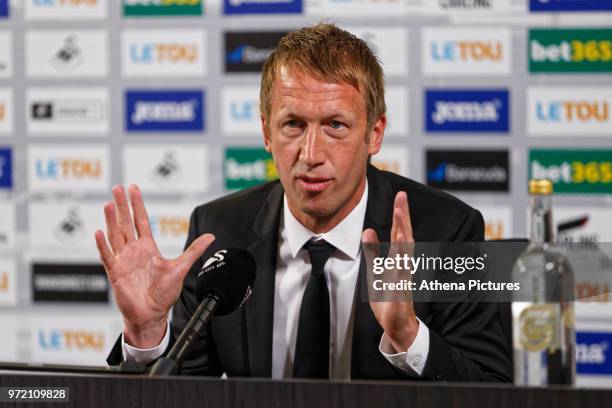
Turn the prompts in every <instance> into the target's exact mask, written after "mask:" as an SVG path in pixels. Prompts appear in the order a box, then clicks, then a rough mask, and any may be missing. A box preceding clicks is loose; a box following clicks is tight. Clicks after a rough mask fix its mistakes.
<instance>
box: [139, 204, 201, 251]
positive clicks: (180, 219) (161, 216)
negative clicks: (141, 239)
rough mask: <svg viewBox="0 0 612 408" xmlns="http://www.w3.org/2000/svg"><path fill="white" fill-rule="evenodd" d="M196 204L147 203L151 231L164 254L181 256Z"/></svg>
mask: <svg viewBox="0 0 612 408" xmlns="http://www.w3.org/2000/svg"><path fill="white" fill-rule="evenodd" d="M195 206H196V204H195V203H194V204H193V205H191V204H190V203H187V202H180V203H178V204H177V203H169V202H161V203H160V202H151V203H149V204H147V214H148V215H149V223H150V224H151V231H152V232H153V236H154V237H155V242H156V243H157V246H158V247H159V248H163V251H162V252H163V254H164V256H179V255H180V254H181V253H182V252H183V246H184V245H185V241H186V240H187V233H188V232H189V215H190V214H191V212H192V211H193V209H194V208H195Z"/></svg>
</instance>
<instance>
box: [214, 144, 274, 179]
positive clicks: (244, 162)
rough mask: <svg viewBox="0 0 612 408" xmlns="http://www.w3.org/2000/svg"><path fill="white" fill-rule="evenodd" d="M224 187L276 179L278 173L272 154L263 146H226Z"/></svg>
mask: <svg viewBox="0 0 612 408" xmlns="http://www.w3.org/2000/svg"><path fill="white" fill-rule="evenodd" d="M224 167H225V188H226V189H228V190H234V189H242V188H247V187H252V186H256V185H258V184H262V183H265V182H268V181H271V180H276V179H277V178H278V174H277V172H276V166H275V165H274V161H272V155H271V154H270V153H268V152H266V150H265V149H263V148H256V147H253V148H250V147H228V148H226V149H225V166H224Z"/></svg>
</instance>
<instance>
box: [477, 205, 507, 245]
mask: <svg viewBox="0 0 612 408" xmlns="http://www.w3.org/2000/svg"><path fill="white" fill-rule="evenodd" d="M476 208H477V209H478V210H480V212H481V213H482V217H483V218H484V222H485V239H486V240H487V241H488V240H492V239H506V238H511V237H512V208H511V207H509V206H505V205H500V206H494V205H484V206H482V205H479V206H477V207H476Z"/></svg>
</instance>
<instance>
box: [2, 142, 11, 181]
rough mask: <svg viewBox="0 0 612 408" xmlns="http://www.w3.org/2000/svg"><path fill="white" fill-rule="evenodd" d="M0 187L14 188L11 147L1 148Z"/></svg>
mask: <svg viewBox="0 0 612 408" xmlns="http://www.w3.org/2000/svg"><path fill="white" fill-rule="evenodd" d="M0 188H7V189H11V188H13V156H12V152H11V149H9V148H0Z"/></svg>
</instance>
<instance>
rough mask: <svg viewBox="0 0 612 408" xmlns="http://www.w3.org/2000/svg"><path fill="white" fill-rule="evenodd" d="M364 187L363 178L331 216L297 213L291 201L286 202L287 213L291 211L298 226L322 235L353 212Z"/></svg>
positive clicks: (364, 179)
mask: <svg viewBox="0 0 612 408" xmlns="http://www.w3.org/2000/svg"><path fill="white" fill-rule="evenodd" d="M365 186H366V178H365V176H364V178H363V180H362V181H361V183H360V184H359V187H358V188H357V191H356V192H355V194H353V195H352V196H351V198H350V199H349V201H348V202H346V203H345V204H344V205H343V206H341V207H340V209H338V210H337V211H336V212H335V213H333V214H327V215H312V214H306V213H303V212H301V211H299V210H298V209H297V208H296V206H294V205H293V204H292V203H291V201H287V205H288V207H289V211H291V214H292V215H293V216H294V217H295V219H296V220H298V221H299V222H300V224H302V225H303V226H304V227H306V228H308V229H309V230H310V231H312V232H314V233H315V234H323V233H325V232H328V231H330V230H332V229H333V228H334V227H335V226H336V225H338V224H340V223H341V222H342V220H344V219H345V218H346V217H347V216H348V215H349V214H350V213H351V211H353V210H354V209H355V207H357V204H359V201H361V197H363V193H364V191H365Z"/></svg>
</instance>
